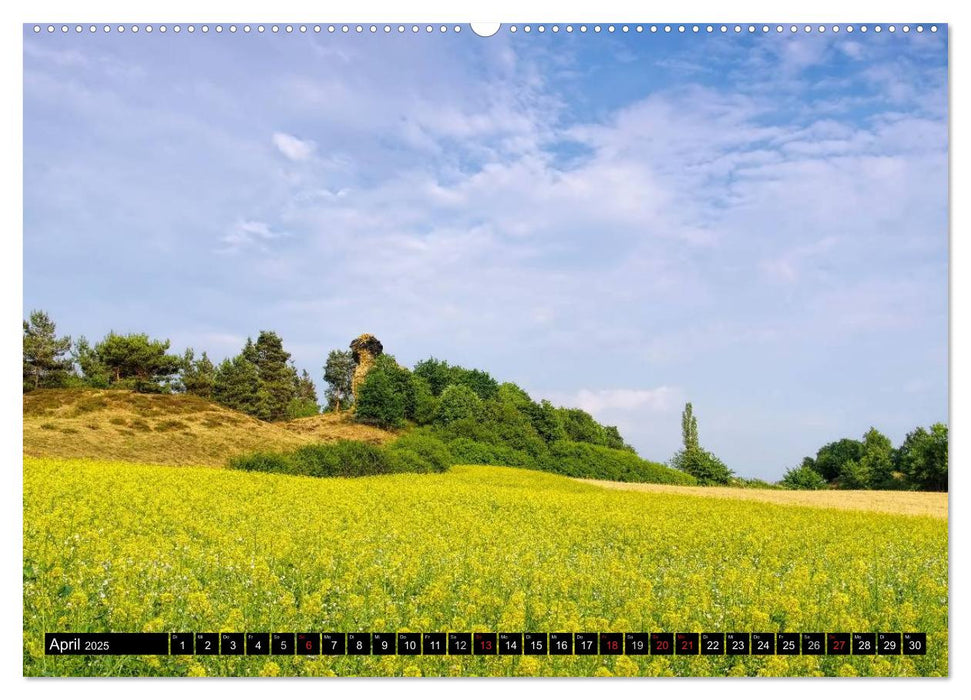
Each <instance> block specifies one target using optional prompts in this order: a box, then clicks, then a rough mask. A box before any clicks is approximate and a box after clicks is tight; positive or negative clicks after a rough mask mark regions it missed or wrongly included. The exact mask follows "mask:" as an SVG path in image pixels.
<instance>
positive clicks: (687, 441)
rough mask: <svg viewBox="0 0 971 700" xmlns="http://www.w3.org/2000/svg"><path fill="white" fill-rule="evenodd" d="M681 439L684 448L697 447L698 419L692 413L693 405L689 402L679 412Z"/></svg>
mask: <svg viewBox="0 0 971 700" xmlns="http://www.w3.org/2000/svg"><path fill="white" fill-rule="evenodd" d="M681 441H682V443H683V444H684V449H685V450H691V449H693V448H696V447H698V446H699V445H698V419H697V418H696V417H695V414H694V407H693V406H692V405H691V402H688V403H686V404H685V405H684V411H683V412H682V413H681Z"/></svg>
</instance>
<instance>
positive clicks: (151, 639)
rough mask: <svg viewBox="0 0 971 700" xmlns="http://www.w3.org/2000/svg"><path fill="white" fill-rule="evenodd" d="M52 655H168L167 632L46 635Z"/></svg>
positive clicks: (45, 640) (45, 651)
mask: <svg viewBox="0 0 971 700" xmlns="http://www.w3.org/2000/svg"><path fill="white" fill-rule="evenodd" d="M44 653H45V654H47V655H48V656H127V655H130V654H139V655H142V654H146V655H152V656H156V655H157V656H162V655H164V656H168V653H169V634H168V633H167V632H95V633H90V632H48V633H47V634H45V635H44Z"/></svg>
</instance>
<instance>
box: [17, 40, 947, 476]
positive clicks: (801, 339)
mask: <svg viewBox="0 0 971 700" xmlns="http://www.w3.org/2000/svg"><path fill="white" fill-rule="evenodd" d="M520 26H522V25H520ZM947 107H948V106H947V31H946V28H942V31H940V32H937V33H936V34H931V33H923V34H916V33H911V34H909V35H904V34H897V35H890V34H887V33H884V34H876V33H873V32H869V33H866V34H863V33H860V32H854V33H853V34H846V33H845V32H844V33H841V34H835V35H834V34H832V33H827V34H824V35H815V34H809V35H803V34H802V33H799V34H796V35H789V34H788V33H784V34H779V35H776V34H774V33H769V34H765V35H762V34H755V35H752V36H747V35H744V34H743V35H741V36H731V35H713V36H705V35H680V36H679V35H675V34H671V35H661V34H657V35H650V36H649V35H647V34H643V35H641V34H634V33H630V34H607V33H603V34H597V35H594V34H592V33H588V34H586V35H583V36H580V35H577V34H574V35H567V34H565V33H562V32H561V33H559V34H556V35H554V34H552V33H546V34H538V33H535V32H534V33H531V34H529V35H526V34H523V33H522V32H520V33H517V34H511V33H509V32H507V31H500V33H499V34H497V35H496V36H494V37H491V38H489V39H483V38H479V37H476V36H474V35H472V34H471V32H469V31H467V30H466V31H464V32H462V33H460V34H457V35H456V34H452V33H449V34H445V35H438V34H435V35H429V36H424V35H419V36H410V35H407V34H406V35H402V36H397V35H395V34H390V35H386V36H382V35H380V34H378V35H373V36H369V35H367V34H363V35H353V34H350V35H340V34H334V35H329V34H326V33H322V34H319V35H306V36H302V35H292V36H290V35H288V36H257V35H252V36H242V35H236V36H230V35H228V34H220V35H215V34H209V35H206V36H201V35H196V36H189V35H185V34H183V35H180V36H176V35H171V34H169V35H159V34H152V35H144V34H139V35H137V36H135V35H130V34H126V35H123V36H120V35H109V36H103V35H101V34H94V35H89V34H88V33H86V32H85V33H83V34H80V35H75V34H74V33H73V32H72V33H68V34H64V35H61V34H60V33H55V34H52V35H47V34H40V35H34V34H33V33H32V32H31V31H30V29H29V27H25V28H24V290H23V292H24V317H25V318H26V316H27V314H29V312H30V311H31V310H33V309H42V310H44V311H46V312H48V313H49V314H50V315H51V318H52V319H53V320H54V321H55V322H56V323H57V329H58V334H59V335H70V336H72V338H74V339H76V338H77V337H78V336H80V335H84V336H86V337H87V339H88V340H89V341H92V342H95V341H97V340H99V339H100V338H101V337H103V336H104V335H105V334H106V333H107V332H108V331H109V330H115V331H116V332H119V333H128V332H139V333H147V334H149V335H150V336H153V337H157V338H168V339H169V340H170V341H171V343H172V352H178V353H181V352H182V351H183V350H184V349H185V348H186V347H190V346H191V347H193V348H194V349H195V350H196V352H202V351H206V352H208V353H209V355H210V357H211V359H212V360H213V361H214V362H218V361H220V360H221V359H223V358H225V357H227V356H231V355H234V354H236V353H237V352H239V350H240V349H241V348H242V345H243V343H244V342H245V339H246V337H252V338H254V339H255V337H256V335H257V334H258V333H259V331H260V330H273V331H275V332H277V333H278V334H279V335H280V336H281V337H282V338H283V341H284V347H285V348H286V349H287V350H288V351H289V352H290V353H291V354H292V356H293V361H294V363H295V365H296V366H297V368H298V369H306V370H307V371H308V372H309V373H310V374H311V376H312V378H313V379H314V381H315V383H316V385H317V387H318V395H319V396H320V397H321V398H323V389H324V386H325V384H324V382H323V379H322V366H323V364H324V361H325V359H326V356H327V353H328V352H329V351H330V350H332V349H346V348H347V347H348V344H349V343H350V341H351V340H352V339H353V338H354V337H356V336H357V335H359V334H360V333H362V332H370V333H373V334H374V335H376V336H377V337H378V338H379V339H380V340H381V341H382V343H383V344H384V347H385V352H388V353H390V354H392V355H394V356H395V357H396V358H397V360H398V361H399V362H400V363H402V364H403V365H406V366H408V367H412V366H413V365H414V364H415V362H417V361H419V360H422V359H425V358H427V357H429V356H434V357H437V358H439V359H444V360H446V361H448V362H449V363H451V364H458V365H462V366H465V367H469V368H477V369H482V370H485V371H487V372H489V373H490V374H491V375H492V376H493V377H494V378H495V379H497V380H498V381H500V382H503V381H511V382H515V383H516V384H518V385H520V386H521V387H522V388H523V389H525V390H526V391H528V392H529V393H530V395H532V396H533V398H534V399H536V400H540V399H549V400H551V401H552V402H553V403H555V404H557V405H563V406H569V407H577V408H583V409H584V410H587V411H588V412H590V413H591V414H592V415H593V416H594V417H595V418H596V419H597V420H598V421H600V422H602V423H605V424H610V425H616V426H617V427H618V428H619V430H620V432H621V434H622V435H623V436H624V438H625V440H627V441H628V442H629V443H631V444H632V445H633V446H634V447H635V449H637V451H638V453H639V454H640V455H641V456H642V457H645V458H646V459H650V460H655V461H659V462H666V461H668V460H669V459H670V458H671V456H672V454H673V453H674V452H675V450H677V449H678V447H679V446H680V442H681V432H680V416H681V410H682V408H683V406H684V404H685V402H686V401H691V402H692V403H693V405H694V408H695V412H696V415H697V416H698V422H699V432H700V439H701V444H702V446H703V447H705V448H706V449H708V450H711V451H712V452H714V453H715V454H716V455H718V456H719V457H720V458H722V459H723V460H724V461H725V463H726V464H727V465H728V467H729V468H731V469H732V470H733V471H735V473H736V474H738V475H739V476H744V477H748V478H762V479H766V480H770V481H777V480H778V479H780V478H781V477H782V475H783V473H784V472H785V470H786V469H788V468H791V467H795V466H798V464H799V463H800V461H801V460H802V458H803V457H804V456H806V455H812V454H815V452H816V450H817V449H818V448H819V447H821V446H822V445H823V444H825V443H828V442H831V441H834V440H837V439H840V438H843V437H851V438H857V439H858V438H860V437H861V436H862V435H863V433H864V432H865V431H866V430H867V429H868V428H869V427H871V426H873V427H876V428H877V429H879V430H880V431H881V432H883V433H884V434H886V435H887V436H888V437H889V438H890V439H891V440H892V441H893V443H894V444H895V445H899V444H900V442H901V440H902V439H903V437H904V435H905V434H906V433H907V432H909V431H911V430H913V429H914V428H915V427H917V426H918V425H922V426H928V425H930V424H931V423H934V422H947V421H948V418H949V415H948V411H949V405H948V397H949V386H948V353H949V347H948V274H949V270H948V235H949V234H948V133H947V127H948V113H947ZM345 330H346V332H345Z"/></svg>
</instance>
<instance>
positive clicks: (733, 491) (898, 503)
mask: <svg viewBox="0 0 971 700" xmlns="http://www.w3.org/2000/svg"><path fill="white" fill-rule="evenodd" d="M577 481H583V482H585V483H588V484H595V485H597V486H603V487H604V488H609V489H621V490H625V491H647V492H651V493H669V494H680V495H683V496H698V497H701V498H729V499H736V500H740V501H762V502H764V503H775V504H776V505H790V506H808V507H812V508H836V509H838V510H865V511H871V512H876V513H894V514H897V515H926V516H929V517H932V518H943V519H945V520H946V519H947V494H946V493H927V492H918V491H773V490H767V489H766V490H763V489H738V488H728V487H718V486H668V485H666V484H626V483H621V482H619V481H598V480H596V479H577Z"/></svg>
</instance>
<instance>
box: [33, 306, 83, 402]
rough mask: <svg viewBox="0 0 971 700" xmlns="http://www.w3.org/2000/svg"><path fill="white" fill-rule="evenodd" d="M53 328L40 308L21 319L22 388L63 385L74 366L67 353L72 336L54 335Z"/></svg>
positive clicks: (52, 323)
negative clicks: (27, 318)
mask: <svg viewBox="0 0 971 700" xmlns="http://www.w3.org/2000/svg"><path fill="white" fill-rule="evenodd" d="M56 330H57V329H56V327H55V325H54V322H53V321H52V320H51V319H50V317H49V316H48V315H47V314H46V313H45V312H43V311H31V312H30V320H29V321H24V347H23V350H24V391H29V390H31V389H39V388H52V387H61V386H64V385H65V384H66V383H67V381H68V378H69V377H70V375H71V370H72V367H73V365H74V362H73V360H72V359H71V357H70V356H69V355H68V352H69V351H70V349H71V338H70V337H69V336H64V337H61V338H58V337H57V332H56Z"/></svg>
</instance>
